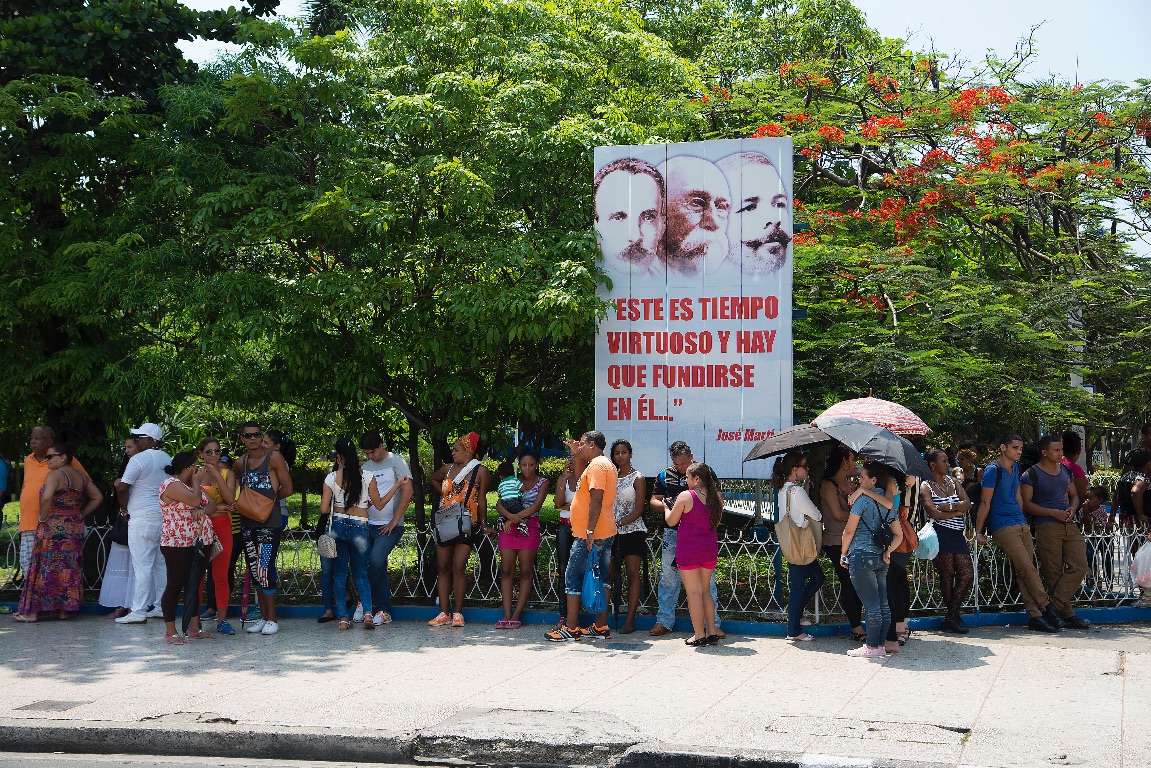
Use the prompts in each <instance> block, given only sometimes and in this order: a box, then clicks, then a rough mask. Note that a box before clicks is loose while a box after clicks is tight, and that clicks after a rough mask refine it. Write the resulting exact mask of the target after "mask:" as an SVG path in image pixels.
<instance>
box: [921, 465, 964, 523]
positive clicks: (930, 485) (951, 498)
mask: <svg viewBox="0 0 1151 768" xmlns="http://www.w3.org/2000/svg"><path fill="white" fill-rule="evenodd" d="M924 482H925V484H926V485H927V489H928V490H929V491H930V492H931V502H932V503H933V504H934V505H935V507H936V508H937V509H938V508H939V505H940V504H951V505H953V506H954V505H955V504H958V503H959V490H958V489H957V488H956V484H955V479H954V478H952V477H951V476H950V475H948V476H947V484H946V485H945V486H944V488H946V489H948V490H949V491H950V493H949V495H947V496H940V495H939V491H940V490H943V489H940V488H936V487H935V483H934V482H931V481H924ZM931 522H932V523H933V524H935V525H942V526H943V527H944V528H951V529H952V530H955V531H962V530H964V529H966V527H967V515H966V514H963V515H957V516H956V517H949V518H948V519H946V520H932V521H931Z"/></svg>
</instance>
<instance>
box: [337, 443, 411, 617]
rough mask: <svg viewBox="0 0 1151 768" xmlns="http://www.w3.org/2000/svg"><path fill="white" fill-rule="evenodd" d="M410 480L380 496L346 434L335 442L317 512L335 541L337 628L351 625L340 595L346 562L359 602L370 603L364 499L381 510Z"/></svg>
mask: <svg viewBox="0 0 1151 768" xmlns="http://www.w3.org/2000/svg"><path fill="white" fill-rule="evenodd" d="M410 482H411V479H410V478H406V477H405V478H402V479H401V480H400V481H399V482H397V483H396V484H395V485H394V486H392V489H391V490H390V491H388V493H387V494H386V495H385V496H382V497H381V496H380V491H379V489H378V488H377V487H376V478H375V476H374V475H372V473H371V472H368V471H367V470H366V469H361V468H360V455H359V451H358V450H357V448H356V446H355V444H354V443H353V442H352V441H351V440H349V439H348V438H346V437H341V438H340V439H339V440H337V441H336V471H335V472H332V473H330V474H329V475H328V476H327V477H326V478H324V492H323V496H322V497H321V498H320V512H321V513H322V514H325V515H326V514H331V518H330V519H331V524H330V525H331V527H330V528H329V533H330V535H331V537H332V538H333V539H335V540H336V562H335V576H334V582H335V584H336V585H337V591H338V592H339V593H340V594H337V596H336V612H337V614H338V615H339V617H340V630H341V631H343V630H348V629H351V628H352V622H351V619H350V618H348V603H347V600H345V599H344V595H343V594H342V593H343V586H342V585H344V584H347V583H348V565H349V562H350V563H351V571H352V581H353V582H354V583H355V585H356V593H357V594H358V596H359V598H360V602H361V603H363V604H364V605H371V604H372V588H371V585H370V583H369V582H368V539H369V531H368V502H369V501H370V502H371V503H372V504H374V505H375V506H376V508H377V509H383V508H384V505H385V504H387V503H388V502H389V501H391V499H392V496H393V495H395V493H396V491H397V490H399V489H400V488H403V487H404V486H405V485H406V484H407V483H410ZM374 627H375V624H374V623H372V622H370V621H365V622H364V629H373V628H374Z"/></svg>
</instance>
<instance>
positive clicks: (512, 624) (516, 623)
mask: <svg viewBox="0 0 1151 768" xmlns="http://www.w3.org/2000/svg"><path fill="white" fill-rule="evenodd" d="M522 626H523V622H522V621H520V620H519V619H508V629H519V628H520V627H522Z"/></svg>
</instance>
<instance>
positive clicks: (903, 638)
mask: <svg viewBox="0 0 1151 768" xmlns="http://www.w3.org/2000/svg"><path fill="white" fill-rule="evenodd" d="M895 636H896V637H898V638H899V645H900V647H903V646H905V645H907V641H908V640H910V639H911V627H908V628H907V629H905V630H903V631H902V632H899V633H897V634H896V635H895Z"/></svg>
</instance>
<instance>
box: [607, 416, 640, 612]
mask: <svg viewBox="0 0 1151 768" xmlns="http://www.w3.org/2000/svg"><path fill="white" fill-rule="evenodd" d="M631 455H632V450H631V443H629V442H628V441H627V440H622V439H621V440H616V441H615V442H614V443H612V444H611V460H612V463H613V464H615V466H616V469H618V470H619V480H618V481H617V482H616V487H615V526H616V535H615V544H614V546H615V557H614V558H612V583H613V584H616V583H618V582H619V578H618V576H619V571H620V563H621V562H622V564H623V567H624V570H625V571H626V573H627V619H625V620H624V623H623V626H622V627H621V628H620V630H619V633H620V634H621V635H630V634H631V633H632V632H635V613H636V611H638V610H639V593H640V586H639V571H640V566H641V565H642V564H643V559H644V558H645V557H647V526H646V525H644V522H643V508H644V499H645V498H646V490H647V488H646V486H647V483H646V481H645V480H644V476H643V475H642V474H640V472H639V470H638V469H636V468H635V467H633V466H632V465H631ZM636 502H639V503H636Z"/></svg>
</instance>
